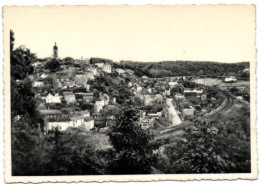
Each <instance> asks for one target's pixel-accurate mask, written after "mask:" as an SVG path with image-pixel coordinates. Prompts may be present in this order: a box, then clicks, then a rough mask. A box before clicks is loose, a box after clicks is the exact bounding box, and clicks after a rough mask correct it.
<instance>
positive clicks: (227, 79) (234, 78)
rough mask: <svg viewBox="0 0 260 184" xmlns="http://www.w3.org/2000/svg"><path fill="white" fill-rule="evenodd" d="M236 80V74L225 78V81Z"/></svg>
mask: <svg viewBox="0 0 260 184" xmlns="http://www.w3.org/2000/svg"><path fill="white" fill-rule="evenodd" d="M236 81H237V79H236V77H235V76H230V77H226V78H225V79H224V82H236Z"/></svg>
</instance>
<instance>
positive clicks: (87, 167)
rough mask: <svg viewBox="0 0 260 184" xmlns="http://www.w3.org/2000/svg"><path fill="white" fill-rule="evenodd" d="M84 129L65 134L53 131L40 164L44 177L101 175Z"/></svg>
mask: <svg viewBox="0 0 260 184" xmlns="http://www.w3.org/2000/svg"><path fill="white" fill-rule="evenodd" d="M85 131H86V130H84V129H80V128H71V129H69V130H66V131H65V132H60V131H59V130H58V129H55V130H54V131H53V132H51V133H50V134H49V135H48V137H47V142H48V144H49V148H50V150H49V151H48V154H47V155H46V157H45V160H46V161H45V163H43V164H42V167H43V173H42V174H44V175H88V174H92V175H93V174H102V173H103V172H104V171H103V169H102V165H101V164H100V163H99V161H98V160H97V155H96V152H95V148H94V146H93V145H92V144H91V143H89V142H88V139H87V136H86V134H85Z"/></svg>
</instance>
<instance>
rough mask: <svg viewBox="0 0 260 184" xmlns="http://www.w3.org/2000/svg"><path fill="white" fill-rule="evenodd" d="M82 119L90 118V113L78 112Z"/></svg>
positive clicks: (86, 111)
mask: <svg viewBox="0 0 260 184" xmlns="http://www.w3.org/2000/svg"><path fill="white" fill-rule="evenodd" d="M79 113H80V114H81V115H82V116H83V117H84V118H86V117H90V112H89V111H88V110H85V111H80V112H79Z"/></svg>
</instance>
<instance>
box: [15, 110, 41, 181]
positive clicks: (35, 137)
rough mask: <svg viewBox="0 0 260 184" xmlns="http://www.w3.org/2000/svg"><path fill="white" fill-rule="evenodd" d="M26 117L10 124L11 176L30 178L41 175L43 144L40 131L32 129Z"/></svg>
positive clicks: (28, 118)
mask: <svg viewBox="0 0 260 184" xmlns="http://www.w3.org/2000/svg"><path fill="white" fill-rule="evenodd" d="M30 121H31V119H30V117H29V116H28V115H25V116H23V117H22V118H21V119H20V120H18V121H13V122H12V129H11V130H12V134H11V148H12V175H14V176H24V175H27V176H31V175H39V174H40V173H41V168H40V165H41V163H42V161H43V160H44V154H45V151H44V150H45V143H44V139H43V137H42V136H41V131H40V130H39V129H37V128H32V127H30V126H29V124H31V123H28V122H30Z"/></svg>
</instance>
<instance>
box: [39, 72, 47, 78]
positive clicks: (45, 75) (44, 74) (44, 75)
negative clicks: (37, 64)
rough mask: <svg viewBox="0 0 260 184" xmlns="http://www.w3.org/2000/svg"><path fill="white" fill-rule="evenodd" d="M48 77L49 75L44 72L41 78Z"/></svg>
mask: <svg viewBox="0 0 260 184" xmlns="http://www.w3.org/2000/svg"><path fill="white" fill-rule="evenodd" d="M46 77H48V75H47V74H46V73H43V74H41V75H40V78H42V79H45V78H46Z"/></svg>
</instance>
